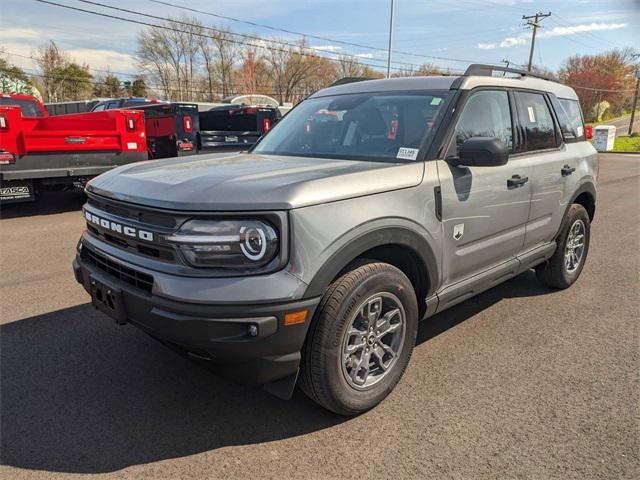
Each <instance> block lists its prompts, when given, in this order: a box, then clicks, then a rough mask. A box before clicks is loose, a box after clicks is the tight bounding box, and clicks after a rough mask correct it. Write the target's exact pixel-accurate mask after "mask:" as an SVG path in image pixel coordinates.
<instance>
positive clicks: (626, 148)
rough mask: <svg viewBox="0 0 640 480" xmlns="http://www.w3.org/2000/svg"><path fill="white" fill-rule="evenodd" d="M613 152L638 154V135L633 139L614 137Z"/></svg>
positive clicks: (639, 145) (639, 149) (639, 142)
mask: <svg viewBox="0 0 640 480" xmlns="http://www.w3.org/2000/svg"><path fill="white" fill-rule="evenodd" d="M613 151H614V152H636V153H640V135H639V136H635V137H616V142H615V143H614V144H613Z"/></svg>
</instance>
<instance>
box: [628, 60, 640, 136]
mask: <svg viewBox="0 0 640 480" xmlns="http://www.w3.org/2000/svg"><path fill="white" fill-rule="evenodd" d="M638 57H640V54H638V53H636V54H634V55H633V58H638ZM639 88H640V66H638V65H636V92H635V93H634V94H633V107H631V119H630V120H629V135H631V134H632V133H633V122H634V120H635V118H636V108H637V107H638V89H639Z"/></svg>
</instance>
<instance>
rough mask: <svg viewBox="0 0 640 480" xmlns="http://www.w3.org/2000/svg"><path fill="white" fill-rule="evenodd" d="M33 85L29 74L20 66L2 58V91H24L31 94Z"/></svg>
mask: <svg viewBox="0 0 640 480" xmlns="http://www.w3.org/2000/svg"><path fill="white" fill-rule="evenodd" d="M32 88H33V87H32V85H31V80H30V79H29V76H28V75H27V74H26V73H24V70H22V69H21V68H19V67H16V66H15V65H12V64H10V63H9V62H7V60H5V59H4V58H0V93H23V94H27V95H30V94H31V93H32V91H33V90H32Z"/></svg>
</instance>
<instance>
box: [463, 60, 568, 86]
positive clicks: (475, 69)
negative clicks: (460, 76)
mask: <svg viewBox="0 0 640 480" xmlns="http://www.w3.org/2000/svg"><path fill="white" fill-rule="evenodd" d="M493 72H504V73H515V74H517V75H520V76H522V77H534V78H540V79H542V80H548V81H550V82H557V80H555V79H554V78H551V77H547V76H545V75H541V74H539V73H534V72H527V71H526V70H518V69H517V68H509V67H501V66H497V65H484V64H481V63H473V64H471V65H469V66H468V67H467V70H466V71H465V72H464V76H465V77H469V76H471V75H479V76H483V77H492V76H493Z"/></svg>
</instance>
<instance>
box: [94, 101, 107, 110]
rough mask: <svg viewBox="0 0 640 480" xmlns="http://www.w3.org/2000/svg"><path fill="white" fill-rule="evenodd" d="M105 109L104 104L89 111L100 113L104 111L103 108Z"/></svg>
mask: <svg viewBox="0 0 640 480" xmlns="http://www.w3.org/2000/svg"><path fill="white" fill-rule="evenodd" d="M105 107H106V105H105V104H104V103H101V104H99V105H96V106H95V107H94V108H93V110H91V111H92V112H102V111H103V110H104V108H105Z"/></svg>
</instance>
